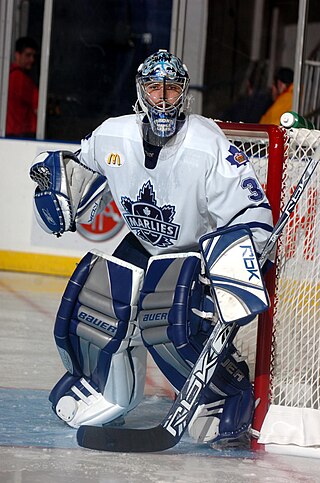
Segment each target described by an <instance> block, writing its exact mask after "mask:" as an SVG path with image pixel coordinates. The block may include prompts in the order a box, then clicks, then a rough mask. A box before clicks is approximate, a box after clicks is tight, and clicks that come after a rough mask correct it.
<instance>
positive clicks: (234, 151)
mask: <svg viewBox="0 0 320 483" xmlns="http://www.w3.org/2000/svg"><path fill="white" fill-rule="evenodd" d="M229 153H231V154H230V156H228V157H227V158H226V159H227V161H229V163H230V164H233V165H235V166H237V168H239V167H240V166H245V165H246V164H247V163H249V159H248V158H247V156H246V155H245V154H244V153H243V152H242V151H240V150H239V149H238V148H236V146H230V148H229Z"/></svg>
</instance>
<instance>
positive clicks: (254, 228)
mask: <svg viewBox="0 0 320 483" xmlns="http://www.w3.org/2000/svg"><path fill="white" fill-rule="evenodd" d="M218 144H219V146H218V147H219V149H218V150H217V152H216V159H215V160H214V161H213V162H212V163H211V164H210V167H209V170H208V172H207V178H206V192H207V201H208V208H209V211H210V214H211V216H212V217H213V218H214V219H215V220H216V223H217V228H220V227H223V226H232V225H235V224H238V223H245V224H246V225H247V226H248V227H249V228H250V229H251V232H252V235H253V240H254V244H255V247H256V250H257V252H258V254H259V253H261V252H262V249H263V248H264V245H265V243H266V241H267V239H268V237H269V236H270V233H271V232H272V229H273V220H272V211H271V206H270V204H269V202H268V200H267V198H266V195H265V193H264V191H263V188H262V186H261V184H260V181H259V180H258V178H257V176H256V174H255V172H254V169H253V167H252V164H251V163H250V161H249V159H248V158H247V157H246V155H245V154H244V153H242V152H241V151H240V150H239V149H238V148H237V147H235V146H234V145H232V144H230V143H229V142H228V140H227V139H224V138H221V139H220V140H218Z"/></svg>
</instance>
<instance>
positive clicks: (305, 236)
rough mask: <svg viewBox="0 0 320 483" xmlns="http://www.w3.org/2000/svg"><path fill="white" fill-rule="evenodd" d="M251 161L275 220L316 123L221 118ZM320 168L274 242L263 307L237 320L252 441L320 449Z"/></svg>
mask: <svg viewBox="0 0 320 483" xmlns="http://www.w3.org/2000/svg"><path fill="white" fill-rule="evenodd" d="M219 125H220V127H221V128H222V129H223V131H224V132H225V134H226V136H227V137H228V139H230V141H231V142H232V143H234V144H235V145H237V146H238V147H239V148H240V149H241V150H242V151H244V152H245V153H246V155H247V156H248V158H249V159H250V160H251V162H252V163H253V166H254V169H255V171H256V174H257V176H258V178H259V180H260V182H261V183H262V185H263V187H264V189H265V191H266V194H267V197H268V199H269V201H270V204H271V206H272V211H273V217H274V222H276V221H277V220H278V217H279V214H280V212H281V211H282V208H283V207H284V205H285V203H286V202H287V201H288V199H289V197H290V195H291V194H292V192H293V190H294V188H295V186H296V183H297V181H298V180H299V179H300V177H301V175H302V172H303V170H304V168H305V166H306V163H307V161H308V160H309V159H310V157H311V156H312V155H313V153H314V151H315V149H316V147H317V146H318V145H319V143H320V131H316V130H313V131H310V130H307V129H289V130H285V129H284V128H281V127H276V126H267V125H255V124H242V123H239V124H238V123H225V122H219ZM319 190H320V168H319V167H317V168H316V170H315V172H314V173H313V175H312V178H311V180H310V181H309V183H308V185H307V187H306V188H305V190H304V193H303V195H302V197H301V199H300V200H299V203H298V205H297V207H296V209H295V211H294V212H293V213H292V215H291V218H290V221H289V223H287V226H286V227H285V228H284V231H283V233H282V235H281V237H280V240H279V242H278V249H277V257H276V263H275V266H274V268H273V269H272V270H271V271H269V272H268V274H267V277H266V278H267V280H266V283H267V287H268V291H269V294H270V299H271V307H270V309H269V311H268V312H266V313H264V314H262V315H261V316H260V317H259V319H258V320H256V321H254V322H252V323H251V324H249V325H248V326H245V327H242V328H241V329H240V331H239V334H238V336H237V339H236V342H235V345H236V347H237V348H238V349H239V351H240V352H241V354H242V355H243V356H245V357H246V359H247V361H248V363H249V367H250V374H251V377H252V381H253V383H254V390H255V398H256V401H259V404H258V406H257V408H256V411H255V415H254V420H253V429H255V430H257V431H258V432H259V433H260V436H259V438H258V440H256V439H253V443H252V446H253V448H254V449H265V450H267V451H272V452H279V453H291V454H300V455H306V456H307V455H308V456H317V457H320V296H319V283H320V282H319V276H320V270H319V267H320V256H319V255H320V247H319V240H320V237H319V231H320V197H319Z"/></svg>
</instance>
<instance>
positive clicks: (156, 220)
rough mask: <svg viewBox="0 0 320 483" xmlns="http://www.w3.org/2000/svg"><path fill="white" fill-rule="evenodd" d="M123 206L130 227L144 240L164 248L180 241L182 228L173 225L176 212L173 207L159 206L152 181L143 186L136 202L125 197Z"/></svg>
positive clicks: (122, 200)
mask: <svg viewBox="0 0 320 483" xmlns="http://www.w3.org/2000/svg"><path fill="white" fill-rule="evenodd" d="M121 204H122V206H123V207H124V209H125V213H123V217H124V218H125V220H126V222H127V224H128V226H129V227H130V229H131V230H132V231H133V232H134V233H135V234H136V236H138V237H140V238H142V240H145V241H147V242H149V243H151V244H152V245H153V246H157V247H161V248H163V247H168V246H170V245H173V242H172V240H177V239H178V236H179V231H180V226H179V225H176V224H175V223H173V219H174V215H175V213H176V210H175V208H174V206H172V205H164V206H161V207H160V206H158V205H157V202H156V196H155V192H154V188H153V186H152V184H151V181H147V183H145V184H144V185H143V186H142V188H141V190H140V191H139V195H138V196H137V199H136V201H133V200H130V199H129V198H128V197H126V196H123V197H122V198H121Z"/></svg>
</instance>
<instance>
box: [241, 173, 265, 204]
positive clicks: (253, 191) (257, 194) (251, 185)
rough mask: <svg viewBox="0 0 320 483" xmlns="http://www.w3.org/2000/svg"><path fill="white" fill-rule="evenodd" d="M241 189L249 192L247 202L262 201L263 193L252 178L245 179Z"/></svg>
mask: <svg viewBox="0 0 320 483" xmlns="http://www.w3.org/2000/svg"><path fill="white" fill-rule="evenodd" d="M241 186H242V188H243V189H244V190H245V189H248V190H249V191H250V195H249V200H251V201H261V200H262V199H263V196H264V195H263V192H262V190H261V187H260V185H259V183H258V181H257V180H256V179H254V178H246V179H244V180H243V181H242V183H241Z"/></svg>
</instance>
